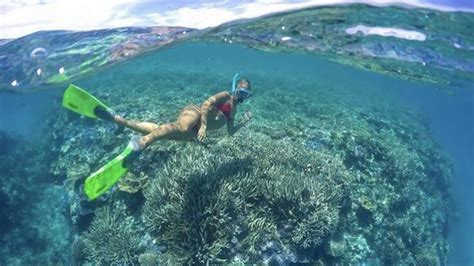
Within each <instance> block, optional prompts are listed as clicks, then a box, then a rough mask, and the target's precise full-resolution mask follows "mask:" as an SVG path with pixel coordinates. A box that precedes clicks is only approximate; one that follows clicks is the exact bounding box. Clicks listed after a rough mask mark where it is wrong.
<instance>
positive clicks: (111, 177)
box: [84, 146, 133, 200]
mask: <svg viewBox="0 0 474 266" xmlns="http://www.w3.org/2000/svg"><path fill="white" fill-rule="evenodd" d="M132 151H133V149H132V148H131V147H129V146H127V148H126V149H125V150H124V151H123V152H122V153H121V154H120V155H119V156H117V157H115V158H114V159H113V160H112V161H110V162H108V163H107V164H106V165H104V166H102V167H101V168H100V169H99V170H97V171H96V172H95V173H93V174H92V175H90V176H89V177H87V178H86V181H85V183H84V193H85V194H86V196H87V198H89V200H94V199H96V198H97V197H99V196H100V195H102V194H104V193H105V192H107V191H108V190H109V189H110V188H111V187H113V186H114V185H115V183H117V181H118V180H119V179H120V178H121V177H122V176H123V175H125V173H127V171H128V168H127V164H125V163H124V162H125V160H126V159H127V157H128V156H129V155H130V154H131V153H132Z"/></svg>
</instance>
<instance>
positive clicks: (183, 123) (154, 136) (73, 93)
mask: <svg viewBox="0 0 474 266" xmlns="http://www.w3.org/2000/svg"><path fill="white" fill-rule="evenodd" d="M251 95H252V92H251V87H250V82H249V81H248V80H247V79H244V78H240V75H239V74H238V73H237V74H235V76H234V79H233V81H232V92H231V93H229V92H227V91H223V92H219V93H217V94H215V95H213V96H211V97H209V98H208V99H207V100H206V101H204V102H203V103H202V104H201V106H197V105H194V104H191V105H188V106H186V107H185V108H184V109H183V110H182V111H181V113H180V115H179V117H178V119H177V120H176V121H175V122H172V123H166V124H162V125H158V124H155V123H150V122H137V121H131V120H127V119H125V118H124V117H122V116H120V115H118V114H116V113H115V112H114V111H113V110H112V109H110V108H109V107H107V106H106V105H105V104H103V103H102V102H101V101H100V100H98V99H97V98H95V97H94V96H92V95H90V94H89V93H88V92H86V91H84V90H83V89H81V88H79V87H77V86H74V85H70V86H69V87H68V89H67V90H66V91H65V92H64V96H63V106H64V107H66V108H68V109H70V110H72V111H74V112H77V113H79V114H82V115H84V116H87V117H90V118H101V119H104V120H109V121H112V122H114V123H116V124H118V125H119V126H124V127H127V128H130V129H132V130H134V131H136V132H139V133H141V134H143V135H144V136H142V137H138V136H134V137H132V140H131V141H130V143H129V145H128V146H127V148H126V149H125V150H124V151H123V152H122V153H121V154H120V155H119V156H117V157H116V158H115V159H113V160H112V161H110V162H108V163H107V164H106V165H104V166H103V167H101V168H100V169H99V170H98V171H96V172H95V173H93V174H92V175H90V176H89V177H88V178H87V179H86V181H85V186H84V192H85V194H86V195H87V196H88V198H89V199H90V200H93V199H95V198H97V197H98V196H100V195H102V194H103V193H105V192H106V191H107V190H108V189H109V188H111V187H112V186H113V185H114V184H115V183H116V182H117V181H118V180H119V179H120V177H122V176H123V175H124V174H125V173H126V172H127V171H128V168H129V167H130V163H131V162H132V161H133V160H134V159H135V158H137V157H138V156H139V155H140V153H141V151H142V150H143V149H145V148H146V147H148V146H149V145H150V144H152V143H153V142H154V141H156V140H159V139H172V140H193V139H197V140H198V141H200V142H202V141H204V140H205V138H206V135H207V130H213V129H218V128H221V127H223V126H224V125H227V132H228V134H229V135H233V134H234V133H235V132H237V131H238V130H239V129H240V128H242V127H243V126H244V125H245V124H246V123H247V122H248V121H249V120H250V119H251V113H250V112H247V113H245V114H244V117H243V120H242V121H241V122H240V123H238V124H235V122H234V118H235V114H236V112H237V106H238V105H239V104H241V103H243V102H244V101H245V100H246V99H248V98H249V97H250V96H251Z"/></svg>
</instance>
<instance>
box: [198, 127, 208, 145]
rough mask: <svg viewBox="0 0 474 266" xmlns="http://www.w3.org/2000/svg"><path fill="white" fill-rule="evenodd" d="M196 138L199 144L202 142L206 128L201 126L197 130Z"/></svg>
mask: <svg viewBox="0 0 474 266" xmlns="http://www.w3.org/2000/svg"><path fill="white" fill-rule="evenodd" d="M197 138H198V141H200V142H203V141H204V139H205V138H206V127H205V126H201V127H200V128H199V132H198V135H197Z"/></svg>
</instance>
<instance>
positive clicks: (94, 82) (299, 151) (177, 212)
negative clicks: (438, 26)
mask: <svg viewBox="0 0 474 266" xmlns="http://www.w3.org/2000/svg"><path fill="white" fill-rule="evenodd" d="M469 53H470V54H469V55H468V56H471V55H472V54H471V52H469ZM333 59H334V58H332V57H331V56H327V55H324V54H309V55H308V54H306V53H292V52H288V51H279V52H265V51H260V50H256V49H252V48H248V47H246V46H244V45H242V44H229V43H217V42H207V41H206V42H203V41H194V42H185V43H180V44H177V45H173V46H170V47H167V48H165V49H161V50H158V51H153V52H148V53H145V54H142V55H141V56H137V57H135V58H133V59H131V60H126V61H123V62H121V63H119V64H113V65H111V66H109V67H107V68H102V69H98V70H95V71H92V72H88V73H87V74H85V75H82V76H79V77H77V78H75V79H73V80H72V82H73V83H74V84H76V85H78V86H80V87H83V88H85V89H87V90H88V91H89V92H91V93H92V94H94V95H96V96H97V97H98V98H100V99H101V100H103V101H104V102H105V103H107V104H108V105H109V106H110V107H111V108H113V109H114V110H115V111H116V112H117V113H119V114H124V115H125V117H126V118H128V119H135V120H145V121H152V122H156V123H166V122H169V121H174V119H176V117H177V116H178V115H179V112H180V110H181V109H182V108H183V107H184V106H186V105H187V104H189V103H191V102H192V103H196V104H200V103H202V102H203V101H204V100H206V99H207V97H209V96H210V95H212V94H214V93H217V92H219V91H222V90H229V88H230V86H231V79H232V76H233V75H234V74H235V73H236V72H243V74H244V75H245V77H247V78H248V79H249V80H250V81H251V83H252V90H253V92H254V95H253V96H252V98H250V99H249V100H248V101H246V102H245V103H243V104H242V107H241V108H239V114H238V115H237V120H239V119H240V118H241V117H242V114H243V113H245V112H246V111H251V112H252V113H253V117H252V120H251V122H250V123H249V124H247V125H246V126H245V127H244V128H242V129H241V130H240V131H239V132H238V133H237V134H236V135H234V136H232V137H230V136H227V135H226V132H225V130H224V129H220V130H217V131H214V132H209V136H208V139H207V140H206V142H205V143H204V144H200V143H197V142H175V141H158V142H156V143H154V144H153V145H152V146H150V147H149V148H147V149H146V150H145V151H143V153H142V154H141V156H140V157H139V158H138V160H137V161H136V162H134V165H133V168H132V169H131V174H129V175H127V176H125V177H124V178H123V180H122V181H121V182H120V183H119V184H118V185H117V186H115V188H114V189H113V190H112V191H111V192H109V193H107V194H106V195H105V196H104V197H101V198H100V199H99V200H97V201H93V202H88V201H86V200H85V198H84V196H83V194H82V187H81V185H82V183H83V180H84V179H85V177H87V176H88V175H90V174H91V173H92V172H93V171H95V170H96V169H98V168H100V166H101V165H103V164H105V163H106V162H107V161H108V160H110V159H112V158H113V157H115V156H116V155H117V154H119V153H120V152H121V150H122V149H123V148H124V147H125V146H126V145H127V143H128V141H129V140H130V137H131V136H132V135H133V134H136V133H134V132H132V131H131V130H128V129H126V130H125V131H123V132H119V133H117V132H116V127H115V126H114V125H112V124H111V123H110V122H106V121H100V120H97V121H94V120H90V119H86V118H83V117H80V116H79V115H76V114H73V113H71V112H70V111H67V110H66V109H64V108H62V107H61V104H60V103H61V97H62V94H63V92H64V89H65V87H66V85H67V83H64V84H59V85H57V84H56V85H54V86H51V87H48V85H45V87H43V88H42V90H41V91H40V92H37V93H32V94H18V93H11V92H8V93H7V92H3V93H2V94H0V110H1V112H0V113H1V120H0V121H1V124H0V132H1V135H0V145H1V147H2V152H1V153H0V156H1V157H2V164H1V167H0V178H1V181H2V184H3V186H2V187H1V191H0V192H1V193H0V197H1V201H0V203H1V204H2V206H1V207H2V211H1V212H0V215H1V217H2V224H3V227H2V228H3V229H2V239H1V241H2V245H1V246H2V248H1V249H0V253H1V254H2V255H1V256H0V257H1V259H0V263H1V264H6V265H10V264H20V265H25V264H53V263H59V264H71V263H77V264H83V263H87V262H89V263H103V264H111V263H119V264H131V263H135V264H138V263H139V264H142V265H148V264H147V263H151V264H150V265H153V263H161V264H176V263H186V262H188V263H189V262H194V263H205V262H215V263H222V262H246V263H258V262H266V263H278V264H283V265H285V264H289V263H297V262H300V263H301V262H318V261H319V262H323V263H331V262H343V263H350V264H370V265H380V264H406V263H416V264H427V265H433V264H444V263H446V262H447V263H448V264H463V265H464V264H469V263H472V254H474V246H473V243H472V240H471V239H470V237H469V234H467V233H466V232H469V231H470V230H472V228H473V227H474V222H473V221H474V213H473V211H472V207H471V206H470V202H472V201H473V198H472V194H471V193H470V189H471V188H472V186H473V181H472V176H473V172H472V167H471V163H472V161H473V157H474V154H473V147H474V143H473V139H472V136H473V133H474V132H473V131H474V128H473V121H474V109H473V108H474V107H473V106H474V103H473V101H474V94H473V90H472V89H473V88H472V83H469V82H468V81H466V82H464V81H463V82H464V83H463V82H461V83H462V86H459V84H456V86H446V85H439V84H437V83H424V82H420V81H419V80H416V81H413V80H409V79H400V77H397V76H393V75H386V74H383V73H380V72H373V71H367V70H362V69H360V68H354V67H353V66H351V65H350V64H341V63H338V62H335V60H333ZM336 61H337V60H336ZM406 64H408V63H406ZM409 67H412V66H411V65H410V66H407V68H409ZM451 74H452V73H447V74H446V75H447V76H450V75H451ZM471 74H472V73H471ZM465 75H467V76H468V75H470V74H469V73H468V74H465ZM468 78H469V77H468ZM443 80H444V79H443ZM446 91H449V92H450V93H451V94H452V95H450V94H447V93H446ZM19 162H21V163H19ZM17 210H20V211H17ZM448 247H449V248H448ZM123 254H126V255H123Z"/></svg>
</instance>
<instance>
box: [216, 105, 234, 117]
mask: <svg viewBox="0 0 474 266" xmlns="http://www.w3.org/2000/svg"><path fill="white" fill-rule="evenodd" d="M216 108H217V109H219V110H220V111H221V112H222V113H223V114H224V116H225V117H226V118H227V120H230V119H231V116H232V104H231V103H229V102H225V103H220V104H217V105H216Z"/></svg>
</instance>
